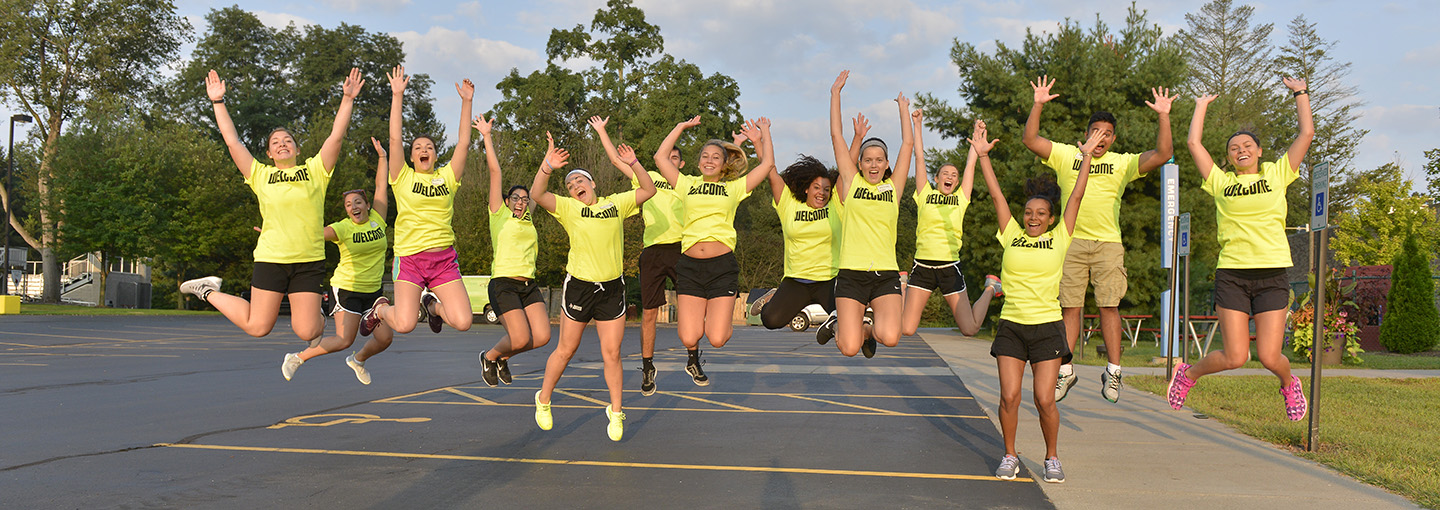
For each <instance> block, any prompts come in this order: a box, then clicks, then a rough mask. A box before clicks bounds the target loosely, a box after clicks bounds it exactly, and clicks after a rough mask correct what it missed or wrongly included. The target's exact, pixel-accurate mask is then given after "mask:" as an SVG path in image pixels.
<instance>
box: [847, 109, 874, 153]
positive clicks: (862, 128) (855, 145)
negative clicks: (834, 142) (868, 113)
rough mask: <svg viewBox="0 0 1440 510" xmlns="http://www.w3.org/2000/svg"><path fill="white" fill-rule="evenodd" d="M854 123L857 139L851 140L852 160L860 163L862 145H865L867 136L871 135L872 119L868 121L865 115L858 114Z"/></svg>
mask: <svg viewBox="0 0 1440 510" xmlns="http://www.w3.org/2000/svg"><path fill="white" fill-rule="evenodd" d="M854 122H855V137H854V138H853V139H851V140H850V159H851V160H853V161H860V145H861V144H863V143H865V135H868V134H870V119H866V118H865V114H864V113H857V114H855V121H854Z"/></svg>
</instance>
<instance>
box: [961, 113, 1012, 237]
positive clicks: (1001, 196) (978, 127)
mask: <svg viewBox="0 0 1440 510" xmlns="http://www.w3.org/2000/svg"><path fill="white" fill-rule="evenodd" d="M986 136H987V134H986V132H985V123H984V122H979V121H977V122H975V132H974V133H972V134H971V135H970V150H971V151H972V152H974V154H975V159H976V160H977V161H979V162H980V173H981V174H982V175H984V176H985V189H987V190H989V191H990V201H991V202H993V203H994V204H995V220H996V221H997V222H998V223H999V224H1000V231H1001V232H1003V231H1005V226H1006V225H1009V224H1010V203H1009V202H1006V201H1005V192H1003V191H1001V190H1000V181H998V180H996V179H995V169H994V168H992V167H991V166H990V149H992V148H994V147H995V142H998V141H1000V139H999V138H996V139H994V140H989V141H986V140H985V137H986Z"/></svg>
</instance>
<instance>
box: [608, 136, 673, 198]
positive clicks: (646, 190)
mask: <svg viewBox="0 0 1440 510" xmlns="http://www.w3.org/2000/svg"><path fill="white" fill-rule="evenodd" d="M615 152H616V154H617V155H619V156H620V159H621V160H623V161H628V163H625V165H626V166H627V167H629V168H630V173H631V174H633V175H634V176H635V182H636V183H638V184H639V185H640V187H638V188H635V205H640V204H644V203H645V201H646V200H650V197H653V196H655V180H654V179H651V178H650V172H646V171H645V167H644V166H642V165H640V158H639V157H637V156H636V155H635V149H632V148H630V146H629V145H625V144H621V145H620V147H619V148H618V149H616V150H615ZM665 160H666V161H669V160H670V158H665Z"/></svg>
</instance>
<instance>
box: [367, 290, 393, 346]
mask: <svg viewBox="0 0 1440 510" xmlns="http://www.w3.org/2000/svg"><path fill="white" fill-rule="evenodd" d="M388 304H390V299H389V298H386V297H385V296H380V297H378V298H375V304H372V305H370V309H369V310H365V313H364V314H361V315H360V336H370V333H372V332H374V331H375V327H376V326H379V325H380V316H379V315H376V314H375V309H376V308H380V305H388Z"/></svg>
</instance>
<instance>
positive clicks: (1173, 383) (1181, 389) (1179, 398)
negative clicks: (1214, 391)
mask: <svg viewBox="0 0 1440 510" xmlns="http://www.w3.org/2000/svg"><path fill="white" fill-rule="evenodd" d="M1189 368H1190V364H1189V363H1181V364H1179V365H1178V366H1176V367H1175V373H1174V374H1172V375H1171V376H1170V388H1169V389H1167V390H1165V395H1166V396H1167V397H1169V398H1170V408H1172V409H1175V410H1177V411H1178V410H1180V408H1181V407H1185V397H1186V396H1187V395H1189V394H1190V388H1194V387H1195V381H1193V380H1191V379H1190V378H1189V377H1185V371H1186V370H1188V369H1189Z"/></svg>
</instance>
